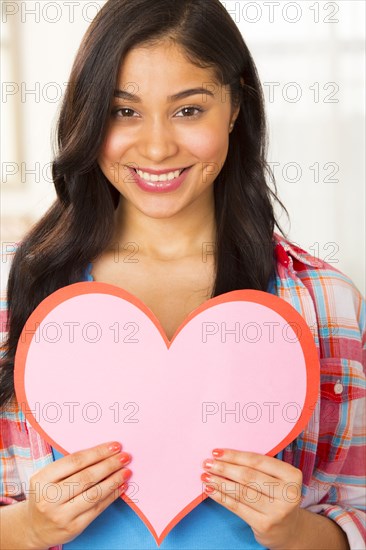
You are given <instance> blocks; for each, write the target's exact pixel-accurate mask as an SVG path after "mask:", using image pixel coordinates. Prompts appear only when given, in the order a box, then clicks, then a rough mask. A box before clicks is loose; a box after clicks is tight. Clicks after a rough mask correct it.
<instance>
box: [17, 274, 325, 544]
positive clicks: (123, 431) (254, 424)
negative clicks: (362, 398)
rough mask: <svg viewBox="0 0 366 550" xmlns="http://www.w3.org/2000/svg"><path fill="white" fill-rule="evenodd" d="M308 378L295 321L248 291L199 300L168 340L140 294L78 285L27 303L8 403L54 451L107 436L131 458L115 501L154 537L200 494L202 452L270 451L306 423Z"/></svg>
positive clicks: (313, 364) (310, 358) (305, 341)
mask: <svg viewBox="0 0 366 550" xmlns="http://www.w3.org/2000/svg"><path fill="white" fill-rule="evenodd" d="M318 386H319V361H318V354H317V349H316V346H315V343H314V340H313V337H312V335H311V332H310V330H309V328H308V326H307V325H306V323H305V321H304V319H303V318H302V317H301V315H300V314H299V313H297V311H296V310H295V309H294V308H293V307H292V306H291V305H290V304H288V303H287V302H285V301H284V300H282V299H281V298H278V297H277V296H273V295H271V294H268V293H266V292H261V291H254V290H236V291H233V292H228V293H226V294H222V295H221V296H217V297H215V298H212V299H210V300H208V301H207V302H205V303H204V304H202V305H201V306H200V307H198V308H197V309H195V310H194V311H193V312H192V313H191V314H190V315H189V316H188V317H187V318H186V319H185V321H184V323H183V324H182V325H181V326H180V327H179V328H178V330H177V331H176V333H175V334H174V336H173V338H172V340H171V341H169V340H168V339H167V337H166V335H165V333H164V330H163V329H162V327H161V325H160V323H159V321H158V319H157V318H156V317H155V315H154V314H153V312H152V311H151V310H150V309H149V308H147V307H146V306H145V304H144V303H143V302H141V301H140V300H139V299H138V298H137V297H135V296H133V295H132V294H130V293H128V292H126V291H125V290H123V289H121V288H119V287H115V286H113V285H109V284H106V283H99V282H83V283H75V284H72V285H69V286H67V287H64V288H61V289H59V290H57V291H56V292H54V293H53V294H51V295H50V296H48V297H47V298H46V299H45V300H43V301H42V302H41V303H40V304H39V306H38V307H37V308H36V309H35V310H34V311H33V313H32V314H31V316H30V317H29V318H28V320H27V322H26V324H25V326H24V329H23V332H22V334H21V337H20V339H19V343H18V347H17V352H16V358H15V388H16V395H17V399H18V401H19V403H20V404H21V406H22V408H23V411H24V413H25V415H26V417H27V419H28V420H29V422H30V423H31V424H32V425H33V427H34V428H35V429H36V430H37V431H38V432H39V433H40V434H41V435H42V437H44V438H45V439H46V440H47V441H48V442H49V443H50V444H51V445H53V446H54V447H55V448H56V449H57V450H59V451H60V452H62V453H63V454H68V453H72V452H75V451H77V450H80V449H85V448H88V447H92V446H94V445H97V444H100V443H102V442H104V441H112V440H117V441H120V442H121V443H122V445H123V448H124V450H126V451H128V452H130V453H131V454H132V457H133V458H132V461H131V464H130V468H131V470H132V471H133V475H132V477H131V478H130V480H129V484H130V488H131V487H132V491H131V492H128V493H127V495H124V496H123V497H122V498H123V499H124V500H125V501H126V502H127V503H128V504H129V505H130V506H131V507H132V508H133V510H134V511H135V512H136V513H137V514H138V515H139V516H140V518H141V519H142V520H143V521H144V523H145V524H146V526H147V527H148V528H149V529H150V531H151V533H152V535H153V536H154V538H155V540H156V542H157V544H158V545H160V543H161V542H162V540H163V539H164V538H165V537H166V535H167V534H168V533H169V531H170V530H171V529H172V528H173V527H174V526H175V525H176V524H177V523H178V522H179V521H180V520H181V519H182V518H183V517H184V516H185V515H186V514H188V513H189V512H190V511H191V510H192V509H193V508H194V507H195V506H197V505H198V504H199V503H200V502H202V500H203V499H205V498H207V496H206V494H205V493H203V484H202V481H201V478H200V476H201V473H202V461H203V460H204V459H205V458H208V457H210V456H211V451H212V449H213V448H215V447H220V448H232V449H237V450H240V451H253V452H258V453H262V454H267V455H270V456H274V455H275V454H276V453H277V452H278V451H280V450H281V449H283V448H284V447H285V446H286V445H287V444H288V443H289V442H291V441H292V440H293V439H294V438H295V437H296V436H297V435H298V434H299V433H300V432H301V431H302V430H303V428H304V427H305V425H306V424H307V422H308V420H309V418H310V416H311V414H312V412H313V408H314V405H315V403H316V400H317V396H318Z"/></svg>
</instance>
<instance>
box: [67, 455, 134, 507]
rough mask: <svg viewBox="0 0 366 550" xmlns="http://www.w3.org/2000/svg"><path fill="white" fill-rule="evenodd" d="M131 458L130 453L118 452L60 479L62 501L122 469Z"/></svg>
mask: <svg viewBox="0 0 366 550" xmlns="http://www.w3.org/2000/svg"><path fill="white" fill-rule="evenodd" d="M131 458H132V457H131V455H130V454H129V453H125V452H123V453H118V454H117V455H113V456H111V457H109V458H106V459H105V460H102V461H100V462H97V463H96V464H93V465H92V466H89V467H88V468H85V469H84V470H82V471H80V472H77V473H76V474H74V475H72V476H69V477H68V478H66V479H64V480H62V481H60V482H59V485H60V487H61V489H62V497H61V498H60V502H61V503H63V502H66V501H68V500H71V499H72V498H74V497H75V496H77V495H79V494H81V493H82V492H83V491H84V490H85V488H86V487H92V486H93V485H96V484H97V483H99V482H100V481H102V480H103V479H106V478H107V477H108V476H110V475H111V474H113V473H114V472H118V471H120V470H121V469H122V468H124V467H125V466H126V465H127V464H129V463H130V462H131Z"/></svg>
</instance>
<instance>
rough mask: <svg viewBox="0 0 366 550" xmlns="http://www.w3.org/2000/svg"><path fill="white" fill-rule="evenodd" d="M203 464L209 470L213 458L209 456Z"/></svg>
mask: <svg viewBox="0 0 366 550" xmlns="http://www.w3.org/2000/svg"><path fill="white" fill-rule="evenodd" d="M202 466H203V467H204V468H207V469H208V470H209V469H210V468H212V466H213V460H211V459H210V458H207V459H206V460H204V461H203V463H202Z"/></svg>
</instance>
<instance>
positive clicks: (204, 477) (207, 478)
mask: <svg viewBox="0 0 366 550" xmlns="http://www.w3.org/2000/svg"><path fill="white" fill-rule="evenodd" d="M201 479H202V481H207V482H208V481H211V479H212V476H210V475H209V474H206V472H205V473H204V474H201Z"/></svg>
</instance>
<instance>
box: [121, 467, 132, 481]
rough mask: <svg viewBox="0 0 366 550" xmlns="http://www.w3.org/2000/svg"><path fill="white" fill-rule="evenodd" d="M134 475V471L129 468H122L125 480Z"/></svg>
mask: <svg viewBox="0 0 366 550" xmlns="http://www.w3.org/2000/svg"><path fill="white" fill-rule="evenodd" d="M131 475H132V471H131V470H130V469H129V468H126V469H125V470H122V472H121V476H122V479H123V481H127V479H129V478H130V477H131Z"/></svg>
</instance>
